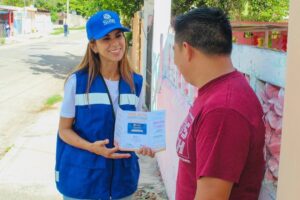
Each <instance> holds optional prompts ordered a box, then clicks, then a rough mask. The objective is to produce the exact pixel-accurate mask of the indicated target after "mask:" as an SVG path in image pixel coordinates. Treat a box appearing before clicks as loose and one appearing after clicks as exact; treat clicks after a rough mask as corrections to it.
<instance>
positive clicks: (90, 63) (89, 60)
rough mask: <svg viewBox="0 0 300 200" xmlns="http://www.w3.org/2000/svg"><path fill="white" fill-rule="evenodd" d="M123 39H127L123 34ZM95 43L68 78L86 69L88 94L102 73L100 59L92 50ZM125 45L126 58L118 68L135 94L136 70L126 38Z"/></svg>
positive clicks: (89, 44) (120, 62)
mask: <svg viewBox="0 0 300 200" xmlns="http://www.w3.org/2000/svg"><path fill="white" fill-rule="evenodd" d="M123 37H124V38H125V36H124V34H123ZM93 42H95V41H89V43H88V46H87V49H86V53H85V55H84V57H83V59H82V60H81V62H80V64H79V65H77V66H76V67H75V68H74V70H73V71H72V72H71V73H70V74H69V75H68V77H69V76H70V75H71V74H73V73H75V72H78V71H80V70H85V69H86V70H87V71H88V84H87V88H86V93H89V90H90V88H91V85H92V82H93V81H94V79H95V78H96V76H97V75H98V74H100V73H101V72H100V69H101V60H100V57H99V55H98V54H96V53H95V52H94V51H93V50H92V48H91V43H93ZM125 44H126V47H125V52H124V56H123V58H122V59H121V60H120V61H119V63H118V68H119V72H120V76H121V77H122V79H124V80H125V81H126V82H127V83H128V84H129V86H130V89H131V92H132V93H134V92H135V86H134V82H133V77H132V75H133V73H134V70H133V69H132V68H131V66H130V63H129V61H128V58H127V52H128V47H127V43H126V38H125ZM68 77H67V79H68Z"/></svg>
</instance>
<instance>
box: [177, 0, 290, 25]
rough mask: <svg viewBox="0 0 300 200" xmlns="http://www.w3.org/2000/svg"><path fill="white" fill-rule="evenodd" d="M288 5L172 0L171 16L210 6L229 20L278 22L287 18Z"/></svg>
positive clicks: (270, 0) (273, 0)
mask: <svg viewBox="0 0 300 200" xmlns="http://www.w3.org/2000/svg"><path fill="white" fill-rule="evenodd" d="M288 3H289V1H288V0H230V1H225V0H173V3H172V15H173V16H174V15H178V14H180V13H184V12H185V11H188V10H190V9H191V8H195V7H201V6H210V7H218V8H221V9H223V10H224V11H225V12H226V13H228V14H229V16H230V18H231V20H252V21H280V20H282V19H284V17H287V16H288Z"/></svg>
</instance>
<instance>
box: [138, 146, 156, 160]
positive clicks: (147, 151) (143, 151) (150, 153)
mask: <svg viewBox="0 0 300 200" xmlns="http://www.w3.org/2000/svg"><path fill="white" fill-rule="evenodd" d="M137 153H138V154H141V155H143V156H149V157H151V158H153V157H154V156H155V151H153V150H152V149H151V148H149V147H141V148H140V149H139V150H138V151H137Z"/></svg>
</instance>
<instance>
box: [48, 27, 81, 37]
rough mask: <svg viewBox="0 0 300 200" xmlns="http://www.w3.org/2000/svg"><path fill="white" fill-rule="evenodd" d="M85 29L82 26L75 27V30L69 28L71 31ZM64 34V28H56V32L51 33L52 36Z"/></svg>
mask: <svg viewBox="0 0 300 200" xmlns="http://www.w3.org/2000/svg"><path fill="white" fill-rule="evenodd" d="M84 29H85V27H84V26H80V27H73V28H69V31H72V30H84ZM62 33H64V28H55V29H54V31H53V32H52V33H51V35H59V34H62Z"/></svg>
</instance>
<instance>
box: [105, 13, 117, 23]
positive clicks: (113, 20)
mask: <svg viewBox="0 0 300 200" xmlns="http://www.w3.org/2000/svg"><path fill="white" fill-rule="evenodd" d="M103 18H104V20H103V21H102V22H103V24H104V25H108V24H115V23H116V21H115V19H113V18H112V17H111V16H110V14H107V13H105V14H104V15H103Z"/></svg>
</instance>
